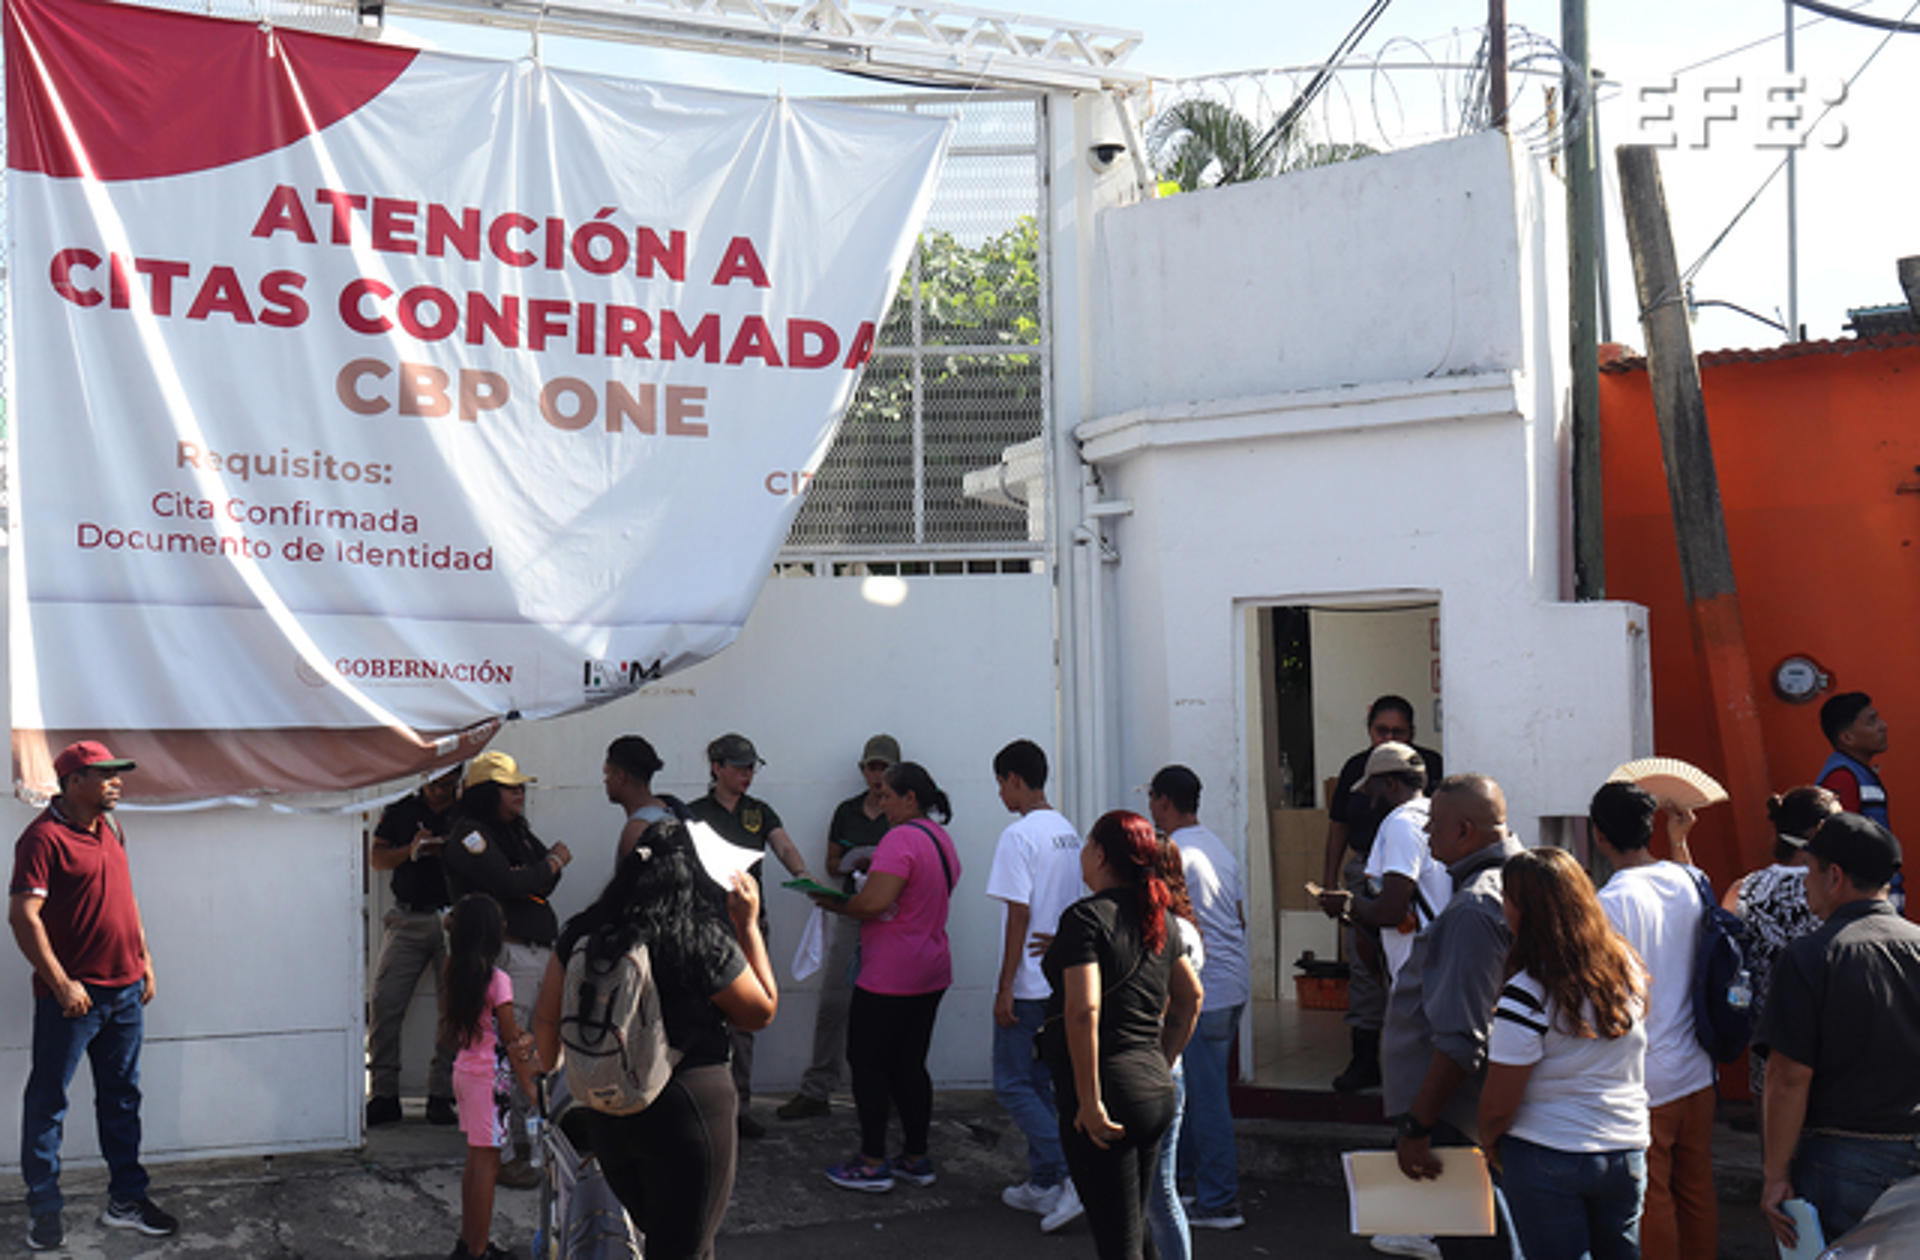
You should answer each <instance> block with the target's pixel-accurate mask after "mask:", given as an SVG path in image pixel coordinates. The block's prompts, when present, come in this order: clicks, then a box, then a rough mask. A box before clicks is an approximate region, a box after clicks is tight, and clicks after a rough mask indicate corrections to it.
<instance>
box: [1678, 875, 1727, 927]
mask: <svg viewBox="0 0 1920 1260" xmlns="http://www.w3.org/2000/svg"><path fill="white" fill-rule="evenodd" d="M1683 869H1684V870H1685V871H1686V872H1687V874H1688V875H1689V876H1690V877H1692V879H1693V887H1694V891H1696V892H1698V893H1699V894H1700V901H1701V903H1702V904H1704V905H1705V906H1706V907H1707V913H1708V915H1712V913H1713V912H1714V911H1715V910H1718V909H1719V908H1720V903H1719V902H1717V901H1715V900H1714V899H1713V885H1712V884H1711V883H1710V882H1708V880H1707V873H1706V872H1705V871H1703V870H1701V869H1700V868H1699V867H1697V866H1688V867H1685V868H1683Z"/></svg>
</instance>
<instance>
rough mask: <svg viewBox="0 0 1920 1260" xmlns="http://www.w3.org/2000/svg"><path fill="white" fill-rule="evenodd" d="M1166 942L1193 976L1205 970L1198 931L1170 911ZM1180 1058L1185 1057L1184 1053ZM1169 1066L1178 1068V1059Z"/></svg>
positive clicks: (1203, 952) (1190, 922)
mask: <svg viewBox="0 0 1920 1260" xmlns="http://www.w3.org/2000/svg"><path fill="white" fill-rule="evenodd" d="M1167 941H1168V943H1169V944H1171V945H1172V946H1173V957H1174V959H1175V960H1176V961H1178V960H1179V959H1182V958H1184V959H1186V960H1187V961H1188V962H1190V963H1192V964H1193V974H1194V975H1196V976H1197V975H1199V974H1200V973H1201V972H1203V971H1205V970H1206V969H1207V947H1206V946H1205V945H1204V944H1202V943H1201V941H1200V929H1199V928H1197V927H1195V926H1194V925H1193V923H1192V921H1191V920H1188V919H1183V918H1181V917H1180V916H1179V915H1177V914H1175V913H1174V912H1173V911H1171V910H1169V911H1167ZM1181 1057H1182V1058H1184V1057H1185V1055H1184V1053H1183V1054H1182V1056H1181ZM1171 1066H1173V1067H1178V1066H1180V1059H1175V1060H1174V1061H1173V1063H1172V1065H1171Z"/></svg>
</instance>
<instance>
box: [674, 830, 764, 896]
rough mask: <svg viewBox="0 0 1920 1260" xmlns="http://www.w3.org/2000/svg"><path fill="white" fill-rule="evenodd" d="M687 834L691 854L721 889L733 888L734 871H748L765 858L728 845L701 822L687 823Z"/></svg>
mask: <svg viewBox="0 0 1920 1260" xmlns="http://www.w3.org/2000/svg"><path fill="white" fill-rule="evenodd" d="M687 834H688V835H689V836H691V837H693V852H694V855H695V856H697V857H698V858H699V859H700V865H702V866H704V867H706V868H707V874H709V875H711V876H712V877H713V882H714V883H716V884H718V885H720V887H722V888H731V887H733V873H734V872H735V871H750V870H752V869H753V864H754V863H755V862H758V861H759V860H760V859H761V858H762V857H764V856H765V854H761V853H755V852H754V851H753V850H752V849H743V848H741V847H740V846H739V845H737V844H733V843H730V842H729V841H727V840H726V839H724V838H723V837H722V836H721V835H720V833H719V832H717V831H715V830H714V829H713V828H712V827H710V826H708V825H707V824H706V823H703V822H690V823H688V824H687Z"/></svg>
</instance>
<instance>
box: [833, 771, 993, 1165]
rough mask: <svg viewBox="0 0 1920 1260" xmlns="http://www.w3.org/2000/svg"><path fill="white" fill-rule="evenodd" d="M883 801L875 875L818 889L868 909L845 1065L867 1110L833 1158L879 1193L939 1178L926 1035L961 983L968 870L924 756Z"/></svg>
mask: <svg viewBox="0 0 1920 1260" xmlns="http://www.w3.org/2000/svg"><path fill="white" fill-rule="evenodd" d="M879 797H880V809H881V812H882V813H884V814H885V815H886V817H887V821H888V822H889V823H891V824H892V826H891V827H889V828H888V830H887V834H886V835H884V836H882V837H881V838H880V843H879V844H878V845H877V846H876V847H875V848H874V851H873V861H872V863H871V865H869V867H868V868H867V882H866V886H865V887H863V888H862V889H861V890H860V891H859V892H857V893H855V894H854V895H853V896H851V897H848V898H845V899H841V898H839V897H837V896H827V895H825V894H819V893H816V894H814V898H813V900H814V903H815V904H816V905H819V906H822V907H824V908H825V909H828V910H833V911H835V912H837V913H840V914H844V915H848V916H849V917H851V918H855V919H858V920H860V975H859V978H858V979H857V980H856V981H855V982H854V987H853V997H852V999H851V1001H849V1002H848V1004H847V1066H848V1067H849V1068H850V1069H851V1070H852V1075H853V1106H854V1110H855V1112H856V1113H858V1115H859V1117H860V1151H859V1153H858V1154H856V1155H855V1156H854V1157H853V1158H852V1159H849V1160H848V1161H847V1162H846V1163H844V1164H836V1165H835V1166H833V1167H832V1168H829V1169H827V1180H829V1181H831V1182H833V1184H834V1185H836V1186H839V1187H840V1188H841V1189H843V1190H865V1191H868V1192H872V1193H880V1192H884V1191H887V1190H891V1189H893V1183H894V1180H895V1178H899V1179H901V1180H905V1181H911V1182H912V1183H914V1184H915V1185H919V1186H930V1185H932V1184H933V1179H934V1171H933V1160H932V1158H931V1157H930V1156H929V1155H928V1153H927V1132H928V1130H929V1129H930V1128H931V1127H932V1122H933V1078H932V1077H931V1076H929V1075H927V1047H928V1046H930V1045H931V1044H932V1042H933V1021H934V1017H935V1016H936V1015H938V1014H939V1012H940V999H941V998H942V997H944V996H945V995H946V992H947V986H948V985H950V984H952V983H953V956H952V954H951V953H950V952H949V950H948V947H947V906H948V903H949V902H950V901H951V900H952V897H953V887H954V885H955V884H957V883H959V882H960V854H959V853H958V851H956V850H955V849H954V847H953V841H952V839H951V838H949V837H948V835H947V833H946V830H945V828H943V827H941V825H940V823H939V822H935V821H934V818H935V817H938V818H939V819H940V820H942V821H945V820H947V819H949V818H951V817H952V807H951V806H949V805H948V803H947V794H946V793H945V792H942V791H941V790H940V787H939V785H938V784H936V783H935V782H934V781H933V776H932V775H930V774H928V773H927V771H926V768H925V767H923V766H921V765H920V764H919V763H917V762H912V761H901V762H896V763H894V764H893V765H891V766H888V767H887V771H886V773H885V774H884V775H883V776H882V777H881V780H880V789H879ZM890 1107H891V1108H892V1109H894V1110H898V1111H899V1113H900V1128H901V1131H902V1143H901V1146H902V1150H901V1154H900V1155H899V1157H898V1158H896V1159H894V1160H892V1161H891V1162H889V1161H888V1159H887V1117H888V1114H889V1108H890Z"/></svg>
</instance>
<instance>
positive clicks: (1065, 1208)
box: [1040, 1181, 1087, 1234]
mask: <svg viewBox="0 0 1920 1260" xmlns="http://www.w3.org/2000/svg"><path fill="white" fill-rule="evenodd" d="M1086 1211H1087V1209H1086V1208H1085V1207H1083V1206H1082V1205H1081V1203H1080V1192H1079V1191H1078V1190H1075V1189H1074V1188H1073V1182H1072V1181H1063V1182H1061V1183H1060V1197H1059V1198H1057V1199H1055V1200H1054V1203H1053V1207H1052V1208H1051V1209H1049V1210H1048V1212H1047V1214H1046V1215H1045V1216H1043V1217H1041V1218H1040V1232H1041V1233H1043V1234H1051V1233H1052V1232H1053V1231H1054V1230H1056V1229H1062V1228H1064V1227H1065V1226H1067V1225H1070V1224H1072V1223H1073V1222H1074V1221H1077V1220H1079V1219H1080V1218H1081V1217H1082V1216H1084V1215H1085V1214H1086Z"/></svg>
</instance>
